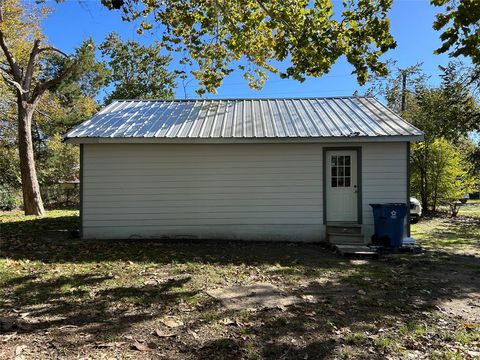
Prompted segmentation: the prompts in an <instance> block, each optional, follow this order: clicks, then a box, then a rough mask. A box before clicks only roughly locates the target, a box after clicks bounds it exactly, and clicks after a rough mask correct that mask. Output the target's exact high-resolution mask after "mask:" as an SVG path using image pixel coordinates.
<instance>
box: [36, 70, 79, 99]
mask: <svg viewBox="0 0 480 360" xmlns="http://www.w3.org/2000/svg"><path fill="white" fill-rule="evenodd" d="M76 65H77V63H76V62H74V63H73V64H71V65H70V66H69V67H68V68H67V69H65V70H64V71H63V72H62V73H61V74H59V75H58V76H56V77H54V78H53V79H50V80H47V81H42V82H40V83H38V84H37V85H36V86H35V89H33V92H32V96H31V100H30V101H31V103H36V102H38V100H39V99H40V96H42V95H43V93H44V92H45V91H46V90H48V89H50V88H52V87H54V86H55V85H58V84H60V83H61V82H62V81H63V80H64V79H65V78H66V77H67V76H68V75H70V73H71V72H72V71H73V69H74V68H75V66H76Z"/></svg>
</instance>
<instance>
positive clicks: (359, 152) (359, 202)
mask: <svg viewBox="0 0 480 360" xmlns="http://www.w3.org/2000/svg"><path fill="white" fill-rule="evenodd" d="M343 150H350V151H356V153H357V224H362V222H363V216H362V147H361V146H334V147H325V146H324V147H323V149H322V151H323V161H322V163H323V224H324V225H327V151H343Z"/></svg>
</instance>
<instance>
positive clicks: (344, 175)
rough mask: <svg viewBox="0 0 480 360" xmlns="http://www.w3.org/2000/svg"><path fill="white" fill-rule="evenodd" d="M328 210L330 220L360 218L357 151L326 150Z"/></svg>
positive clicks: (344, 220)
mask: <svg viewBox="0 0 480 360" xmlns="http://www.w3.org/2000/svg"><path fill="white" fill-rule="evenodd" d="M325 166H326V167H327V168H326V179H325V181H326V187H325V188H326V192H327V193H326V201H327V202H326V210H327V221H328V222H335V221H341V222H356V221H357V219H358V208H357V201H358V198H357V196H358V187H357V185H358V183H357V151H356V150H329V151H327V152H326V164H325Z"/></svg>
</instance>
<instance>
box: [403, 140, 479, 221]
mask: <svg viewBox="0 0 480 360" xmlns="http://www.w3.org/2000/svg"><path fill="white" fill-rule="evenodd" d="M467 169H468V164H467V161H466V159H465V156H464V153H463V152H461V151H459V149H458V146H454V145H452V144H450V143H449V142H448V141H446V140H445V139H437V140H434V141H433V142H431V143H428V142H420V143H415V144H413V145H412V157H411V191H412V194H414V195H415V196H418V195H420V197H421V198H422V199H423V198H426V199H427V203H428V204H430V206H431V209H432V210H434V211H435V210H436V209H437V206H438V205H451V206H453V205H454V204H455V203H457V202H458V201H459V200H460V199H461V198H462V196H463V195H465V194H468V193H469V192H471V191H473V190H474V188H475V185H476V183H477V179H476V178H475V177H473V176H472V175H471V174H469V173H468V171H467ZM452 210H453V208H452ZM454 215H456V214H454Z"/></svg>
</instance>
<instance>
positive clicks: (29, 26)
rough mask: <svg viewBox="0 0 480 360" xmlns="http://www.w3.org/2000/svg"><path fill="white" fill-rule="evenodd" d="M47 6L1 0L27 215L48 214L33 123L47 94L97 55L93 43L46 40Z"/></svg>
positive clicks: (3, 63)
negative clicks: (70, 47)
mask: <svg viewBox="0 0 480 360" xmlns="http://www.w3.org/2000/svg"><path fill="white" fill-rule="evenodd" d="M45 13H46V11H45V8H38V7H33V9H32V10H30V11H26V9H25V8H24V7H23V6H22V4H21V3H20V2H19V1H18V0H0V48H1V50H2V52H1V53H2V54H3V57H2V58H0V73H1V75H2V77H3V80H4V82H5V83H6V84H7V85H8V86H9V89H10V90H11V92H12V93H13V95H14V101H15V102H16V107H17V114H16V115H17V141H18V154H19V158H20V174H21V182H22V193H23V204H24V210H25V214H26V215H42V214H43V212H44V208H43V202H42V197H41V194H40V187H39V183H38V179H37V171H36V167H35V158H34V149H33V139H32V123H33V118H34V114H35V112H36V111H37V110H38V105H39V103H40V101H41V99H42V97H43V95H44V94H45V93H47V92H48V91H49V90H50V89H55V88H58V87H59V86H60V85H61V84H62V82H65V81H69V80H73V79H79V78H80V77H82V76H83V75H84V74H85V70H86V66H87V65H88V64H90V63H91V62H92V61H93V60H92V59H93V58H94V46H93V44H92V43H91V42H90V41H87V42H85V43H84V44H83V45H82V46H80V47H79V48H78V49H77V50H76V52H75V54H74V55H73V56H71V57H69V56H68V55H67V54H65V53H64V52H62V51H61V50H58V49H56V48H54V47H52V46H49V45H48V44H46V42H45V39H44V38H43V36H42V34H41V31H40V26H39V23H40V19H41V18H42V16H43V15H45Z"/></svg>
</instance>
